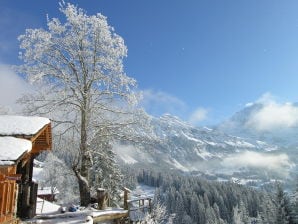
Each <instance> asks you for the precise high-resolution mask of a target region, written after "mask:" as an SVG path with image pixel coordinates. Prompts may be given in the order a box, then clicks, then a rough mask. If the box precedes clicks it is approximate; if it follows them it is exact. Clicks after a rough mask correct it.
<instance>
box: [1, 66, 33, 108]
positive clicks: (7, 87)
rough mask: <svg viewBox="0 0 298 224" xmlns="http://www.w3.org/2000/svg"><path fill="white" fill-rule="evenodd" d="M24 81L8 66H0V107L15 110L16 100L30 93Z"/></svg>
mask: <svg viewBox="0 0 298 224" xmlns="http://www.w3.org/2000/svg"><path fill="white" fill-rule="evenodd" d="M30 88H31V87H30V86H29V84H27V83H26V82H25V80H24V79H22V78H21V77H19V76H18V75H17V74H15V73H14V72H13V71H12V70H11V69H10V67H9V66H7V65H1V64H0V106H1V107H5V108H11V109H12V110H14V111H15V110H17V109H19V107H18V106H17V105H16V100H17V99H18V98H20V97H21V96H22V94H24V93H27V92H29V91H30Z"/></svg>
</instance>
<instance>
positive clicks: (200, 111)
mask: <svg viewBox="0 0 298 224" xmlns="http://www.w3.org/2000/svg"><path fill="white" fill-rule="evenodd" d="M207 115H208V111H207V110H206V109H205V108H202V107H199V108H197V109H196V110H195V111H194V112H193V113H192V114H191V116H190V118H189V122H190V123H191V124H197V123H199V122H201V121H203V120H206V118H207Z"/></svg>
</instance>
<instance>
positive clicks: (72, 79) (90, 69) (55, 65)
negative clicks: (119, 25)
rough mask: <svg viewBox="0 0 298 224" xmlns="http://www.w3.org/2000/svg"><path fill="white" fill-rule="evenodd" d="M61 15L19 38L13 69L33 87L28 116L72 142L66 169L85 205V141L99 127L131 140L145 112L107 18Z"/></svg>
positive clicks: (88, 163)
mask: <svg viewBox="0 0 298 224" xmlns="http://www.w3.org/2000/svg"><path fill="white" fill-rule="evenodd" d="M60 11H61V12H62V14H63V15H64V16H65V21H63V22H61V21H60V20H59V19H58V18H53V19H49V18H47V28H46V29H43V28H42V29H27V30H26V32H25V34H23V35H21V36H19V41H20V48H21V52H20V59H21V60H23V62H24V64H23V65H21V66H19V67H18V69H17V70H18V72H19V73H22V74H25V75H26V76H27V78H28V80H29V81H30V82H31V83H32V84H34V85H35V86H36V87H37V88H36V92H35V93H32V94H30V95H26V96H24V97H23V98H22V99H20V103H23V104H24V105H25V106H26V112H27V113H29V114H33V115H44V116H48V117H50V118H51V119H52V121H53V123H54V127H55V129H56V131H55V130H54V131H55V133H56V134H57V133H58V132H59V134H60V135H61V136H60V137H61V140H62V141H63V138H64V140H65V139H68V140H69V139H71V144H72V146H73V147H72V149H71V151H72V152H75V154H74V155H75V156H71V158H73V160H72V161H71V166H72V170H73V171H74V173H75V175H76V177H77V180H78V184H79V189H80V199H81V205H83V206H87V205H88V204H89V203H90V183H89V171H90V167H92V160H91V159H92V158H91V152H90V143H91V142H92V140H93V139H94V137H95V136H97V135H98V133H97V132H98V130H99V129H100V128H102V127H104V128H108V130H109V131H110V133H108V135H110V136H113V137H115V138H116V137H117V138H119V139H121V138H125V139H131V138H132V136H133V128H132V127H133V126H134V125H135V124H138V126H137V127H138V128H140V127H142V125H140V120H142V118H143V117H144V116H143V115H144V113H143V111H142V110H140V109H138V108H137V106H136V105H137V102H138V100H139V94H138V93H137V92H136V91H135V87H136V80H134V79H133V78H131V77H129V76H127V75H126V74H125V72H124V68H123V59H124V58H125V57H126V56H127V48H126V46H125V44H124V40H123V39H122V38H121V37H120V36H119V35H117V34H116V33H115V31H114V29H113V28H112V27H111V26H109V24H108V22H107V18H106V17H104V16H103V15H101V14H96V15H92V16H88V15H87V14H86V12H85V11H84V10H82V9H80V8H78V7H76V6H74V5H72V4H66V3H64V2H62V3H60ZM57 127H58V128H57ZM64 134H65V136H66V137H65V136H63V135H64ZM59 140H60V139H59ZM68 153H69V152H68ZM68 162H69V161H68Z"/></svg>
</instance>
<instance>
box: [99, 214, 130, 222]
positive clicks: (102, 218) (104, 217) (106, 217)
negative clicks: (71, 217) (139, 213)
mask: <svg viewBox="0 0 298 224" xmlns="http://www.w3.org/2000/svg"><path fill="white" fill-rule="evenodd" d="M126 217H128V211H127V212H125V213H124V212H121V213H113V214H104V215H100V216H96V217H93V222H101V221H109V220H117V219H121V218H126Z"/></svg>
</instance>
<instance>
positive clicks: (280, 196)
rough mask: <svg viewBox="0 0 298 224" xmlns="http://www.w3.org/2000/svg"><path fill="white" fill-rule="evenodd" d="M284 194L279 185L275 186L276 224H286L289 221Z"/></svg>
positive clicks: (286, 200)
mask: <svg viewBox="0 0 298 224" xmlns="http://www.w3.org/2000/svg"><path fill="white" fill-rule="evenodd" d="M288 202H289V201H288V199H287V196H286V194H285V193H284V191H283V189H282V187H281V185H280V184H278V185H277V193H276V204H277V213H276V224H288V223H289V220H290V214H289V213H290V208H289V203H288Z"/></svg>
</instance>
